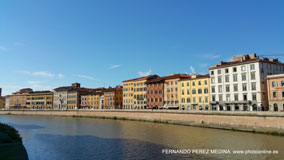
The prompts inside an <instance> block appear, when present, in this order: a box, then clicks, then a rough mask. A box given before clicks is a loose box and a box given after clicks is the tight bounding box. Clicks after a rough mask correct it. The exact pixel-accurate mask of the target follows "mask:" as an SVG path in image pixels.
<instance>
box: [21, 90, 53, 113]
mask: <svg viewBox="0 0 284 160" xmlns="http://www.w3.org/2000/svg"><path fill="white" fill-rule="evenodd" d="M26 106H27V108H28V109H52V108H53V93H52V92H51V91H35V92H31V93H29V94H28V95H27V102H26Z"/></svg>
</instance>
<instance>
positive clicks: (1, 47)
mask: <svg viewBox="0 0 284 160" xmlns="http://www.w3.org/2000/svg"><path fill="white" fill-rule="evenodd" d="M7 50H8V48H6V47H4V46H0V51H7Z"/></svg>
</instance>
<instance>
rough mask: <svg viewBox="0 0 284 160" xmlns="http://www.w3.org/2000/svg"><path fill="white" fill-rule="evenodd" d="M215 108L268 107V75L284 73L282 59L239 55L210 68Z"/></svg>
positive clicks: (257, 108) (263, 108) (212, 101)
mask: <svg viewBox="0 0 284 160" xmlns="http://www.w3.org/2000/svg"><path fill="white" fill-rule="evenodd" d="M209 71H210V79H211V84H210V85H211V86H210V89H211V108H212V110H241V111H243V110H244V111H253V110H267V109H268V96H267V83H266V76H267V75H270V74H278V73H284V64H283V63H281V62H279V61H278V59H268V58H262V59H260V58H259V57H258V56H256V54H255V53H254V54H250V55H243V56H235V57H234V58H233V61H231V62H222V61H221V62H220V63H219V64H217V65H214V66H211V67H210V68H209Z"/></svg>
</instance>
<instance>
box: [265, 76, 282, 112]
mask: <svg viewBox="0 0 284 160" xmlns="http://www.w3.org/2000/svg"><path fill="white" fill-rule="evenodd" d="M267 92H268V101H269V110H270V111H284V74H275V75H268V76H267Z"/></svg>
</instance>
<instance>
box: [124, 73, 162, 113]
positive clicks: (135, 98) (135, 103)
mask: <svg viewBox="0 0 284 160" xmlns="http://www.w3.org/2000/svg"><path fill="white" fill-rule="evenodd" d="M157 77H158V76H157V75H149V76H145V77H140V78H135V79H130V80H126V81H123V108H124V109H146V108H147V97H146V95H147V86H146V84H145V82H146V81H148V80H152V79H155V78H157Z"/></svg>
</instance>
